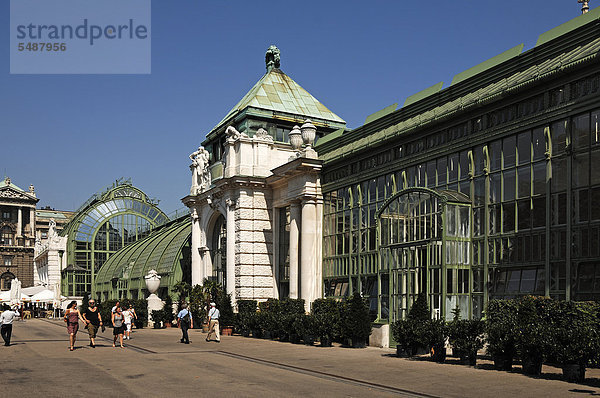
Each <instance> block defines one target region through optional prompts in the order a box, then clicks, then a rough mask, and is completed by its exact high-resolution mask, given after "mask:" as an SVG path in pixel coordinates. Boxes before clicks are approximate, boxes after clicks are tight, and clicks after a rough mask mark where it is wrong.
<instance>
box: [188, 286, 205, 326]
mask: <svg viewBox="0 0 600 398" xmlns="http://www.w3.org/2000/svg"><path fill="white" fill-rule="evenodd" d="M189 298H190V307H189V308H190V311H191V312H192V318H194V326H195V327H197V328H200V327H201V328H202V331H203V332H208V323H207V321H206V314H207V312H206V299H205V297H204V291H203V289H202V285H195V286H194V287H192V289H191V290H190V292H189Z"/></svg>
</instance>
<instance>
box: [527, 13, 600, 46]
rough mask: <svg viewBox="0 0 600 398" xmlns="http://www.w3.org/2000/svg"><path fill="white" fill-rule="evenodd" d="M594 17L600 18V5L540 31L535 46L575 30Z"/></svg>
mask: <svg viewBox="0 0 600 398" xmlns="http://www.w3.org/2000/svg"><path fill="white" fill-rule="evenodd" d="M595 19H600V7H596V8H594V9H593V10H590V11H589V12H587V13H585V14H581V15H580V16H578V17H575V18H573V19H571V20H570V21H567V22H565V23H564V24H562V25H558V26H557V27H555V28H553V29H550V30H549V31H547V32H545V33H542V34H541V35H540V36H539V37H538V40H537V43H536V44H535V46H536V47H537V46H541V45H542V44H544V43H547V42H549V41H550V40H552V39H556V38H557V37H559V36H562V35H564V34H565V33H568V32H570V31H572V30H575V29H577V28H579V27H581V26H583V25H585V24H587V23H589V22H591V21H593V20H595Z"/></svg>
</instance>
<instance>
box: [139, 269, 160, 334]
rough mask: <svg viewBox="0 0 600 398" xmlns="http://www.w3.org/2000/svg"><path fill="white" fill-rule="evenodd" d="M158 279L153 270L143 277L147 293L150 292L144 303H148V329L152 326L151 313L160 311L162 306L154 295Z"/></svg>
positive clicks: (158, 276) (158, 284) (158, 298)
mask: <svg viewBox="0 0 600 398" xmlns="http://www.w3.org/2000/svg"><path fill="white" fill-rule="evenodd" d="M160 278H161V277H160V275H158V272H156V270H154V269H151V270H150V271H149V272H148V275H146V276H145V277H144V280H145V281H146V288H147V289H148V292H150V296H148V298H147V299H146V301H148V326H150V327H152V326H154V321H153V320H152V311H155V310H156V311H159V310H162V308H163V306H164V303H163V301H162V300H161V299H160V297H158V296H157V295H156V291H157V290H158V287H159V286H160Z"/></svg>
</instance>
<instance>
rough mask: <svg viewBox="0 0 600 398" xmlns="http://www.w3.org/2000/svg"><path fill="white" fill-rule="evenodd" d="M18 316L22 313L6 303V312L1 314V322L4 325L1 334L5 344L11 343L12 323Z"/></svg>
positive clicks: (0, 330)
mask: <svg viewBox="0 0 600 398" xmlns="http://www.w3.org/2000/svg"><path fill="white" fill-rule="evenodd" d="M18 316H20V315H19V313H18V312H17V311H16V310H14V311H13V310H12V309H11V308H10V307H8V306H7V305H4V312H2V315H0V324H2V326H1V327H0V334H1V335H2V338H3V339H4V345H5V346H9V345H10V337H11V335H12V324H13V321H14V319H15V318H16V317H18Z"/></svg>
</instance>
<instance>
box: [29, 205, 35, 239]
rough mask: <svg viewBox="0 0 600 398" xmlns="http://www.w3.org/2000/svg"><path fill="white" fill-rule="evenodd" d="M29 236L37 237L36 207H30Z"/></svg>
mask: <svg viewBox="0 0 600 398" xmlns="http://www.w3.org/2000/svg"><path fill="white" fill-rule="evenodd" d="M29 236H31V237H35V209H34V208H31V209H29Z"/></svg>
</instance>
